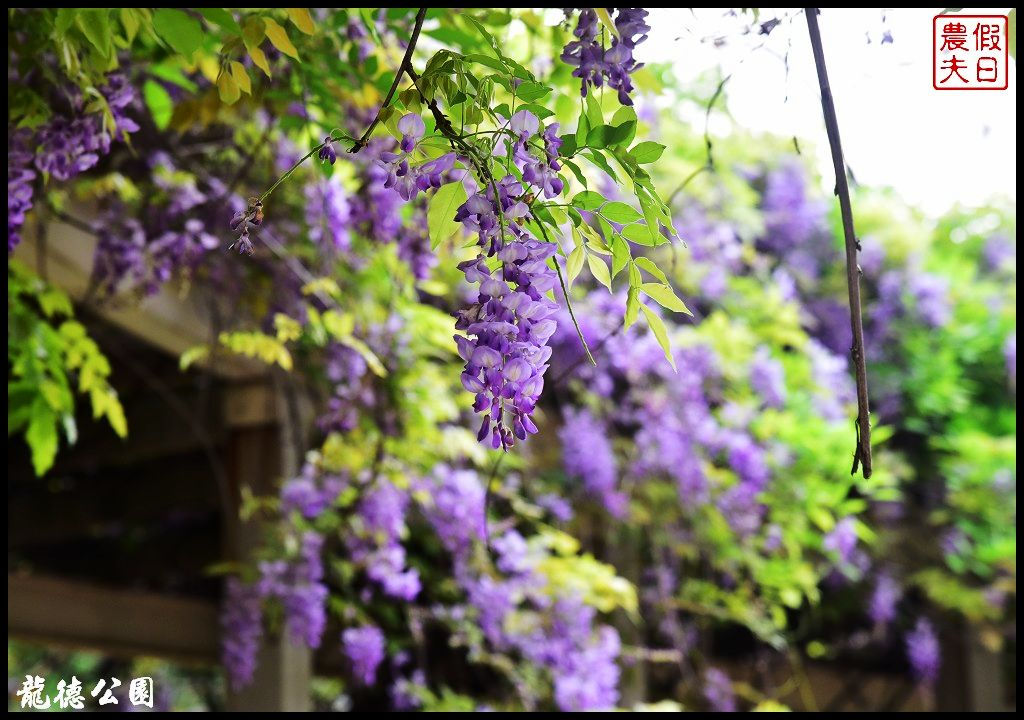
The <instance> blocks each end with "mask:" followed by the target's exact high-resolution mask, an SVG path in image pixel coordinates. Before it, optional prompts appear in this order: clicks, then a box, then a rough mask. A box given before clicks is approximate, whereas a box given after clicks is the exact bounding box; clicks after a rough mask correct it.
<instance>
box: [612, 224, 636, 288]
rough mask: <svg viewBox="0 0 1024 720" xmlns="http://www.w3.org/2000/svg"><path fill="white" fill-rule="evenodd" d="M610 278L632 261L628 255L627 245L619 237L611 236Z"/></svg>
mask: <svg viewBox="0 0 1024 720" xmlns="http://www.w3.org/2000/svg"><path fill="white" fill-rule="evenodd" d="M611 244H612V277H613V278H614V277H615V276H617V275H618V274H619V273H620V272H621V271H622V268H624V267H626V264H627V263H628V262H629V261H630V260H631V259H632V258H631V256H630V253H629V245H627V244H626V241H625V240H623V239H622V237H621V236H620V235H612V243H611Z"/></svg>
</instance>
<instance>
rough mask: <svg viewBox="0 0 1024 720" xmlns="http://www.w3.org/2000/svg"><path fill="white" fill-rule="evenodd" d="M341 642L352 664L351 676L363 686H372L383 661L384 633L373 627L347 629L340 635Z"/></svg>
mask: <svg viewBox="0 0 1024 720" xmlns="http://www.w3.org/2000/svg"><path fill="white" fill-rule="evenodd" d="M341 642H342V645H343V646H344V648H345V655H346V656H348V660H349V662H350V663H352V674H353V675H355V677H356V679H357V680H359V682H361V683H362V684H363V685H373V684H374V683H375V682H376V681H377V668H378V667H379V666H380V664H381V662H383V660H384V655H385V647H384V633H382V632H381V630H380V628H378V627H376V626H374V625H364V626H363V627H358V628H348V629H347V630H345V631H344V632H343V633H342V634H341Z"/></svg>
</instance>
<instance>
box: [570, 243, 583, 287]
mask: <svg viewBox="0 0 1024 720" xmlns="http://www.w3.org/2000/svg"><path fill="white" fill-rule="evenodd" d="M586 254H587V251H586V250H585V249H584V247H583V243H582V242H578V243H577V244H576V247H575V248H574V249H573V251H572V252H571V253H569V259H568V260H567V261H566V263H565V271H566V275H568V277H566V279H565V281H566V282H567V283H569V285H570V286H571V285H572V281H573V280H575V279H576V276H577V275H579V274H580V270H582V269H583V261H584V260H585V259H586Z"/></svg>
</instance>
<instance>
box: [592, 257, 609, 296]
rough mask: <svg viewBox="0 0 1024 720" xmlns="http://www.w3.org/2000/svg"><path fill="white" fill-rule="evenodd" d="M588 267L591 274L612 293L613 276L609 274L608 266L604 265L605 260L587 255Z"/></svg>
mask: <svg viewBox="0 0 1024 720" xmlns="http://www.w3.org/2000/svg"><path fill="white" fill-rule="evenodd" d="M587 265H588V266H589V267H590V273H591V274H592V275H593V276H594V278H595V279H596V280H597V281H598V282H599V283H601V284H602V285H604V286H605V287H606V288H608V292H611V289H612V276H611V275H610V274H609V273H608V266H607V265H605V264H604V260H602V259H601V258H599V257H598V256H596V255H593V254H591V253H587Z"/></svg>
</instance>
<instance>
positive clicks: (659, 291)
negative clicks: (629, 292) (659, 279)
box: [640, 283, 693, 315]
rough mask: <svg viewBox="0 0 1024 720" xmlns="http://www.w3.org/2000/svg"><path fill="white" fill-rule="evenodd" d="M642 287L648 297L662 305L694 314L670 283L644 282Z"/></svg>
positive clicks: (675, 310) (676, 310)
mask: <svg viewBox="0 0 1024 720" xmlns="http://www.w3.org/2000/svg"><path fill="white" fill-rule="evenodd" d="M640 289H641V290H643V291H644V294H645V295H647V297H649V298H651V299H652V300H654V301H655V302H657V303H658V304H659V305H661V306H662V307H665V308H668V309H669V310H672V311H674V312H681V313H686V314H687V315H693V313H691V312H690V311H689V309H688V308H687V307H686V305H685V304H683V301H682V300H680V299H679V298H678V296H676V294H675V292H674V291H673V290H672V288H671V287H669V286H668V285H662V284H661V283H644V284H643V285H641V286H640Z"/></svg>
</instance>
